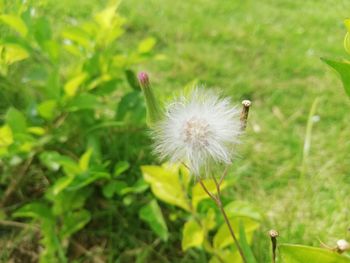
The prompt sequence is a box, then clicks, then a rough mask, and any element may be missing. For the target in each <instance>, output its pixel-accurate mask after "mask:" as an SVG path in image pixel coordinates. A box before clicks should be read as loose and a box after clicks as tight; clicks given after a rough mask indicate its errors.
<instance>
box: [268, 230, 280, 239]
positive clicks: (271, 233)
mask: <svg viewBox="0 0 350 263" xmlns="http://www.w3.org/2000/svg"><path fill="white" fill-rule="evenodd" d="M269 236H270V237H271V238H276V237H278V232H277V231H276V230H274V229H271V230H270V231H269Z"/></svg>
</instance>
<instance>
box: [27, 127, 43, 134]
mask: <svg viewBox="0 0 350 263" xmlns="http://www.w3.org/2000/svg"><path fill="white" fill-rule="evenodd" d="M27 132H29V133H32V134H35V135H38V136H41V135H44V134H45V133H46V130H45V129H44V128H42V127H37V126H33V127H28V128H27Z"/></svg>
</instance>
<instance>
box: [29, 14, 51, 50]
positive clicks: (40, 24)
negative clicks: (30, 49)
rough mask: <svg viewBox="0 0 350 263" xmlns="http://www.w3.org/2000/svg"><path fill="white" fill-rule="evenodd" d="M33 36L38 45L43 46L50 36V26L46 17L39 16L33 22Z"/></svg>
mask: <svg viewBox="0 0 350 263" xmlns="http://www.w3.org/2000/svg"><path fill="white" fill-rule="evenodd" d="M33 29H34V37H35V39H36V41H37V42H38V43H39V45H40V46H42V47H44V46H45V43H47V41H48V40H50V39H51V37H52V32H51V26H50V23H49V21H48V20H47V18H45V17H40V18H38V19H37V20H36V22H35V24H34V27H33Z"/></svg>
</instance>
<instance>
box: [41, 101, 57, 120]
mask: <svg viewBox="0 0 350 263" xmlns="http://www.w3.org/2000/svg"><path fill="white" fill-rule="evenodd" d="M37 109H38V113H39V115H40V116H41V117H42V118H44V119H46V120H52V119H53V118H55V117H56V110H57V101H55V100H46V101H44V102H42V103H40V104H39V105H38V108H37Z"/></svg>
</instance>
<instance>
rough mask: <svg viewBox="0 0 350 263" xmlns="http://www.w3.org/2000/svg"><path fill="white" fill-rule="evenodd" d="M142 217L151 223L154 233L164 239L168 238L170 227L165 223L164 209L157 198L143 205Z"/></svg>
mask: <svg viewBox="0 0 350 263" xmlns="http://www.w3.org/2000/svg"><path fill="white" fill-rule="evenodd" d="M139 216H140V218H141V219H142V220H143V221H145V222H146V223H148V224H149V226H150V227H151V228H152V230H153V231H154V233H156V234H157V235H158V236H159V237H160V238H161V239H162V240H163V241H167V240H168V227H167V225H166V223H165V220H164V217H163V214H162V211H161V209H160V207H159V205H158V203H157V201H156V200H155V199H153V200H152V201H151V202H150V203H148V204H147V205H145V206H143V207H142V208H141V210H140V211H139Z"/></svg>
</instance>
